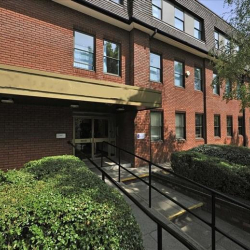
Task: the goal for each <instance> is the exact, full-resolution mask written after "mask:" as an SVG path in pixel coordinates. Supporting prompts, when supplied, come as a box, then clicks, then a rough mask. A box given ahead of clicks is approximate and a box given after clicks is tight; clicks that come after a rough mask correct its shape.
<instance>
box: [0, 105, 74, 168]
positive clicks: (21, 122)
mask: <svg viewBox="0 0 250 250" xmlns="http://www.w3.org/2000/svg"><path fill="white" fill-rule="evenodd" d="M72 131H73V117H72V112H71V109H70V108H61V107H48V106H35V105H20V104H0V169H2V170H7V169H13V168H17V169H18V168H20V167H22V166H23V164H25V163H26V162H28V161H30V160H36V159H40V158H41V157H44V156H53V155H63V154H72V153H73V151H72V148H71V147H70V146H69V145H68V144H67V141H68V140H72V138H73V135H72ZM56 133H66V135H67V138H66V139H56Z"/></svg>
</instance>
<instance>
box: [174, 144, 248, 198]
mask: <svg viewBox="0 0 250 250" xmlns="http://www.w3.org/2000/svg"><path fill="white" fill-rule="evenodd" d="M223 147H224V146H218V147H217V150H216V146H215V145H211V146H210V145H207V146H206V147H203V146H200V147H198V148H195V149H192V150H189V151H182V152H176V153H173V154H172V156H171V163H172V168H173V170H174V172H176V173H178V174H180V175H182V176H184V177H187V178H189V179H191V180H194V181H196V182H198V183H200V184H203V185H205V186H207V187H210V188H213V189H216V190H218V191H221V192H223V193H226V194H231V195H237V196H239V197H242V198H245V199H249V200H250V168H249V163H248V166H247V165H240V164H239V163H236V162H237V160H236V157H234V156H232V155H234V154H235V156H236V155H238V156H239V155H240V153H239V151H240V150H242V152H241V155H244V154H245V153H246V151H245V149H244V148H239V150H235V151H234V147H231V149H230V148H223ZM225 147H227V146H225ZM229 147H230V146H229ZM235 149H236V147H235ZM230 150H231V157H230V156H229V151H230ZM248 151H249V150H248ZM248 154H249V152H248ZM247 157H249V155H247Z"/></svg>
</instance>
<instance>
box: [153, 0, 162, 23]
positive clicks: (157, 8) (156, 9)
mask: <svg viewBox="0 0 250 250" xmlns="http://www.w3.org/2000/svg"><path fill="white" fill-rule="evenodd" d="M161 5H162V0H152V15H153V16H154V17H156V18H158V19H161Z"/></svg>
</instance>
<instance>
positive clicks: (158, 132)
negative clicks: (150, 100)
mask: <svg viewBox="0 0 250 250" xmlns="http://www.w3.org/2000/svg"><path fill="white" fill-rule="evenodd" d="M150 124H151V141H159V140H162V137H163V131H162V128H163V126H162V124H163V123H162V112H158V111H156V112H153V111H151V112H150Z"/></svg>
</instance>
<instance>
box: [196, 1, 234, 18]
mask: <svg viewBox="0 0 250 250" xmlns="http://www.w3.org/2000/svg"><path fill="white" fill-rule="evenodd" d="M199 1H200V2H201V3H202V4H204V5H206V6H207V7H208V8H209V9H210V10H212V11H213V12H215V13H216V14H217V15H219V16H220V17H222V18H224V19H225V20H226V21H228V16H229V14H228V13H227V12H229V11H230V8H231V7H230V8H229V7H228V6H227V5H225V4H224V0H199Z"/></svg>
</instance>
